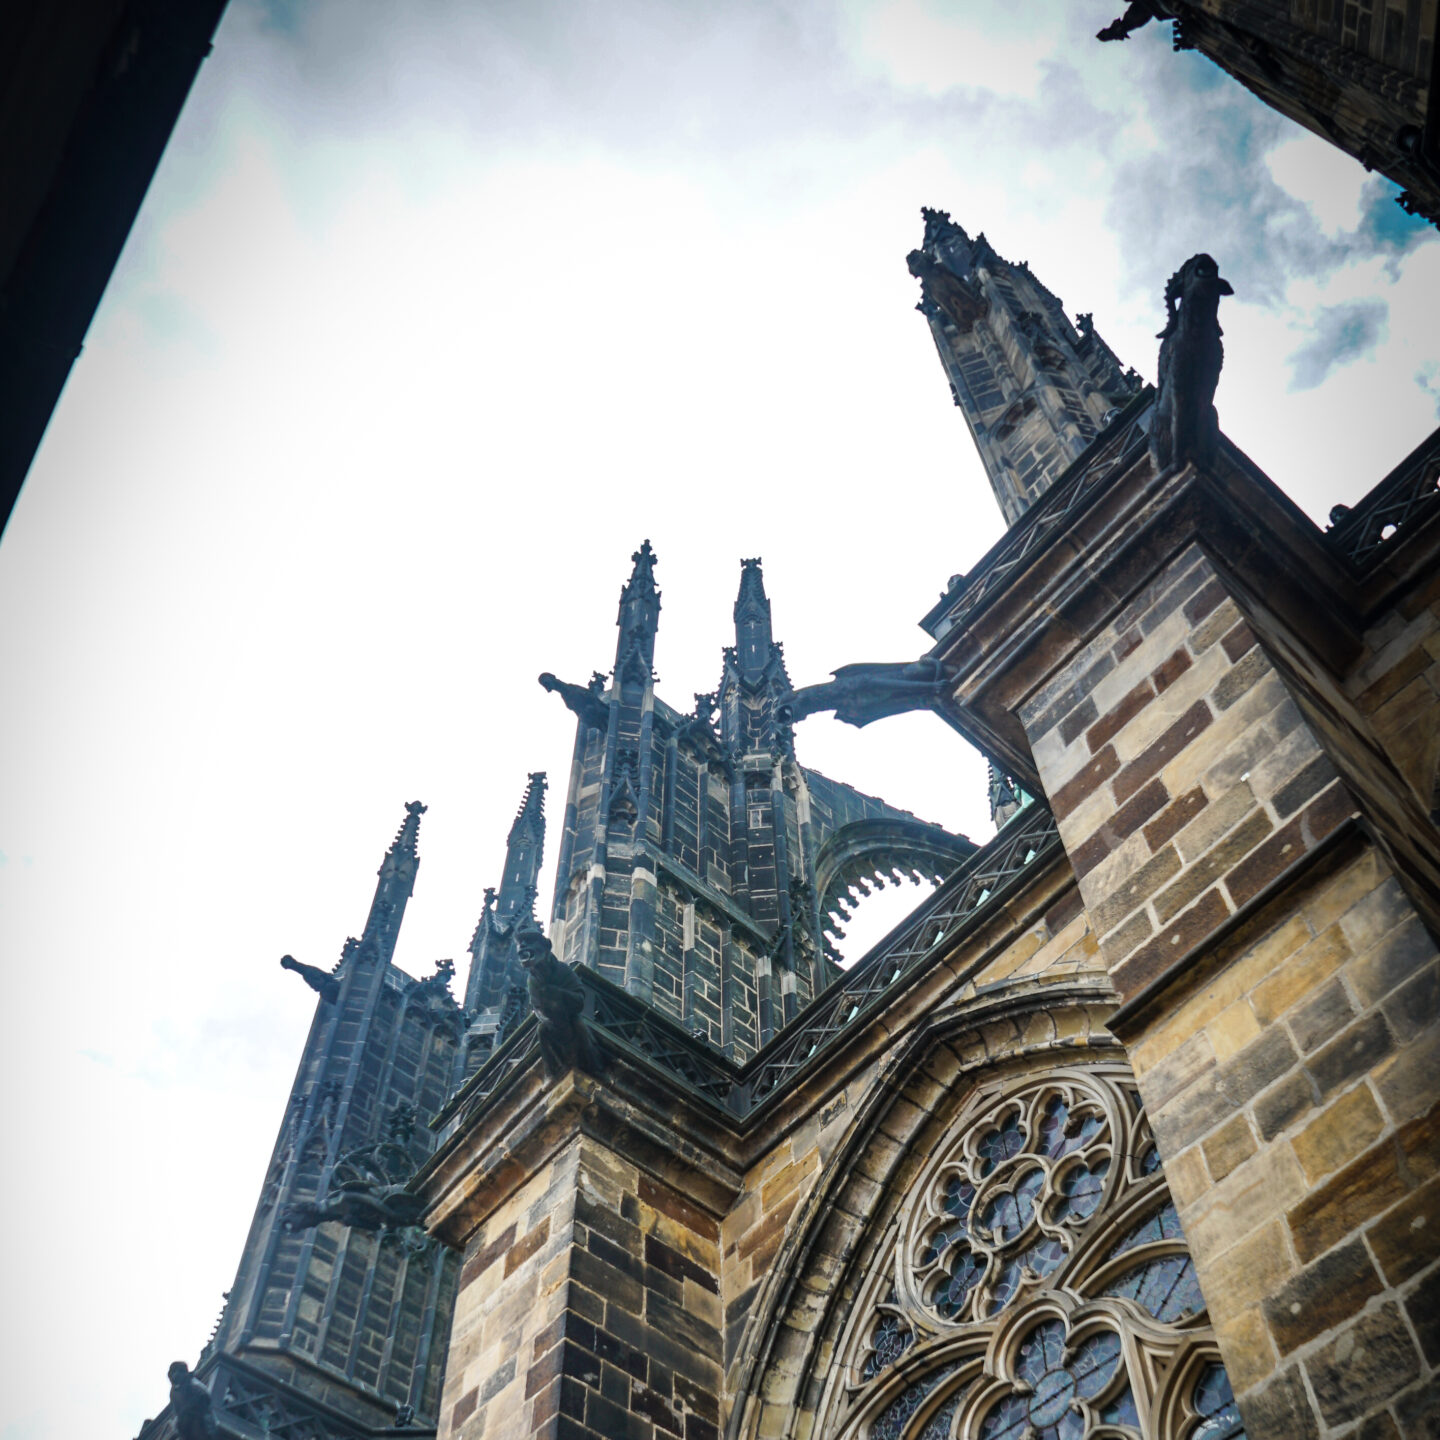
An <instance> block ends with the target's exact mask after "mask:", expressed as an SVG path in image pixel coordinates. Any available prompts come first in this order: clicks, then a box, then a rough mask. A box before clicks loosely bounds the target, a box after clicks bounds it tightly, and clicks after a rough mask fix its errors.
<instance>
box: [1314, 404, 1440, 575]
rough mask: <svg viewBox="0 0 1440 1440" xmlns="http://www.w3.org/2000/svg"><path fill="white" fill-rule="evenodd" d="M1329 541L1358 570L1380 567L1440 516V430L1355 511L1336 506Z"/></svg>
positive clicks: (1428, 438)
mask: <svg viewBox="0 0 1440 1440" xmlns="http://www.w3.org/2000/svg"><path fill="white" fill-rule="evenodd" d="M1330 514H1331V517H1332V524H1331V526H1330V528H1329V529H1328V530H1327V531H1326V532H1325V539H1326V542H1327V543H1328V544H1329V545H1330V546H1332V547H1333V548H1334V549H1335V550H1337V551H1339V552H1340V554H1342V555H1343V556H1344V557H1345V558H1346V559H1347V560H1348V561H1349V562H1350V564H1351V565H1353V566H1354V567H1355V568H1356V569H1357V570H1361V571H1365V570H1369V569H1371V568H1373V567H1374V566H1376V565H1378V564H1380V563H1381V561H1382V560H1384V559H1385V558H1386V556H1387V554H1388V553H1389V552H1390V551H1391V550H1392V549H1393V548H1394V545H1395V543H1396V542H1397V541H1399V540H1400V539H1401V538H1402V537H1403V536H1404V534H1405V533H1406V532H1407V531H1410V532H1413V531H1414V530H1415V529H1416V528H1418V527H1419V526H1420V525H1422V524H1424V523H1425V521H1426V520H1428V519H1429V518H1430V517H1431V516H1433V515H1436V514H1440V430H1436V431H1434V432H1433V433H1432V434H1430V435H1428V436H1427V437H1426V438H1425V439H1424V440H1423V441H1422V442H1421V443H1420V444H1419V445H1417V446H1416V447H1415V449H1414V450H1412V451H1411V452H1410V453H1409V454H1408V455H1407V456H1406V457H1405V458H1404V459H1403V460H1402V461H1401V462H1400V463H1399V464H1398V465H1397V466H1396V467H1395V468H1394V469H1393V470H1392V471H1391V472H1390V473H1389V474H1388V475H1387V476H1386V477H1385V478H1384V479H1383V480H1382V481H1381V482H1380V483H1379V484H1378V485H1377V486H1376V487H1375V488H1374V489H1373V490H1372V491H1371V492H1370V493H1369V494H1368V495H1367V496H1366V497H1365V498H1364V499H1363V500H1361V501H1360V503H1359V504H1358V505H1356V506H1355V507H1354V508H1353V509H1347V508H1346V507H1344V506H1340V505H1337V506H1336V507H1335V509H1334V510H1332V511H1331V512H1330Z"/></svg>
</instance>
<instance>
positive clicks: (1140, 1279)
mask: <svg viewBox="0 0 1440 1440" xmlns="http://www.w3.org/2000/svg"><path fill="white" fill-rule="evenodd" d="M1101 1293H1102V1294H1105V1295H1120V1296H1123V1297H1124V1298H1125V1299H1127V1300H1133V1301H1134V1302H1135V1303H1136V1304H1137V1305H1138V1306H1140V1308H1141V1309H1142V1310H1148V1311H1149V1312H1150V1314H1152V1315H1153V1316H1154V1317H1155V1318H1156V1319H1157V1320H1161V1321H1163V1322H1164V1323H1165V1324H1166V1325H1174V1324H1176V1323H1177V1322H1178V1321H1180V1320H1187V1319H1189V1317H1190V1316H1191V1315H1198V1314H1199V1313H1200V1311H1202V1310H1203V1309H1204V1308H1205V1301H1204V1298H1203V1297H1202V1296H1201V1294H1200V1282H1199V1280H1197V1279H1196V1278H1195V1262H1194V1261H1193V1260H1191V1258H1190V1257H1189V1256H1188V1255H1162V1256H1160V1257H1158V1258H1157V1259H1154V1260H1147V1261H1146V1262H1145V1263H1144V1264H1143V1265H1137V1266H1135V1268H1134V1269H1133V1270H1127V1271H1126V1272H1125V1273H1124V1274H1123V1275H1121V1276H1120V1277H1119V1278H1118V1279H1116V1280H1112V1281H1111V1282H1110V1284H1108V1285H1107V1286H1106V1287H1105V1289H1104V1290H1103V1291H1102V1292H1101Z"/></svg>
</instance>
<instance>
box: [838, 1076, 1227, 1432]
mask: <svg viewBox="0 0 1440 1440" xmlns="http://www.w3.org/2000/svg"><path fill="white" fill-rule="evenodd" d="M857 1300H858V1303H857V1305H856V1307H855V1310H854V1312H853V1314H852V1316H851V1320H850V1324H849V1326H848V1328H847V1330H846V1333H845V1336H844V1338H843V1340H842V1342H841V1346H840V1357H839V1358H840V1372H839V1373H840V1377H841V1379H840V1383H839V1384H837V1385H835V1386H834V1387H832V1390H831V1393H830V1396H829V1403H828V1404H827V1406H826V1407H825V1408H826V1410H827V1411H828V1414H826V1415H824V1416H822V1417H821V1424H820V1425H819V1426H818V1427H817V1432H816V1433H817V1434H822V1435H826V1436H832V1437H835V1440H1092V1437H1093V1440H1238V1437H1243V1433H1244V1432H1243V1430H1242V1428H1241V1423H1240V1419H1239V1413H1238V1410H1237V1409H1236V1406H1235V1403H1234V1399H1233V1397H1232V1395H1231V1393H1230V1386H1229V1382H1228V1380H1227V1379H1226V1377H1225V1371H1224V1369H1223V1367H1222V1366H1221V1364H1220V1358H1219V1352H1218V1350H1217V1349H1216V1346H1215V1342H1214V1337H1213V1334H1212V1332H1211V1331H1210V1329H1209V1327H1208V1325H1207V1323H1206V1316H1205V1308H1204V1303H1205V1302H1204V1299H1203V1298H1202V1296H1201V1294H1200V1287H1199V1284H1198V1282H1197V1280H1196V1277H1195V1267H1194V1263H1193V1262H1192V1260H1191V1258H1190V1255H1189V1252H1188V1250H1187V1249H1186V1247H1185V1242H1184V1238H1183V1236H1182V1235H1181V1233H1180V1225H1179V1221H1178V1219H1177V1217H1176V1213H1175V1207H1174V1205H1173V1204H1172V1203H1171V1200H1170V1195H1169V1191H1168V1190H1167V1188H1166V1185H1165V1177H1164V1174H1163V1172H1162V1170H1161V1168H1160V1161H1159V1156H1158V1154H1157V1152H1156V1149H1155V1145H1154V1141H1153V1139H1152V1137H1151V1134H1150V1127H1149V1124H1148V1122H1147V1121H1146V1118H1145V1113H1144V1110H1143V1108H1142V1107H1141V1103H1140V1097H1139V1094H1138V1092H1137V1090H1136V1088H1135V1085H1134V1082H1133V1080H1132V1079H1131V1078H1130V1074H1129V1072H1128V1070H1127V1069H1126V1068H1125V1067H1124V1066H1123V1065H1094V1066H1084V1067H1075V1068H1067V1069H1056V1070H1052V1071H1050V1072H1048V1073H1046V1074H1043V1075H1039V1076H1037V1075H1035V1074H1034V1073H1033V1072H1032V1073H1031V1074H1029V1075H1027V1076H1024V1077H1022V1078H1018V1079H1016V1078H1012V1079H1011V1080H1010V1081H1009V1082H1008V1083H1007V1082H1000V1081H997V1082H996V1083H994V1084H992V1085H989V1086H986V1087H982V1088H981V1089H979V1090H978V1091H977V1092H976V1093H975V1094H974V1095H973V1096H972V1097H971V1098H970V1100H969V1101H968V1102H967V1104H966V1105H965V1107H964V1109H963V1110H962V1111H961V1113H960V1114H959V1116H958V1117H957V1119H956V1120H955V1122H954V1124H953V1125H952V1126H951V1127H950V1129H949V1131H948V1132H947V1133H946V1135H945V1136H944V1138H943V1139H942V1141H941V1143H940V1144H939V1145H937V1146H936V1147H935V1149H934V1151H933V1153H932V1155H931V1157H930V1159H929V1160H928V1161H927V1162H926V1164H925V1165H924V1167H923V1168H922V1169H921V1171H920V1173H919V1175H918V1177H917V1179H916V1181H915V1182H914V1184H913V1186H912V1187H911V1189H910V1192H909V1194H908V1195H907V1196H906V1198H905V1200H904V1202H903V1204H902V1206H901V1208H900V1211H899V1215H898V1220H897V1224H896V1226H895V1228H894V1230H893V1232H892V1238H891V1239H890V1241H889V1242H888V1243H887V1245H886V1246H885V1247H884V1249H883V1250H882V1252H881V1253H880V1254H879V1255H878V1256H877V1259H876V1262H875V1263H874V1265H873V1266H872V1268H871V1271H870V1275H869V1277H868V1278H867V1280H866V1282H865V1284H864V1285H863V1286H862V1287H861V1290H860V1293H859V1295H858V1297H857Z"/></svg>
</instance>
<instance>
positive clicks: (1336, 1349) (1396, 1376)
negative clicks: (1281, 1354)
mask: <svg viewBox="0 0 1440 1440" xmlns="http://www.w3.org/2000/svg"><path fill="white" fill-rule="evenodd" d="M1419 1373H1420V1357H1419V1355H1418V1354H1416V1351H1415V1342H1414V1341H1413V1340H1412V1339H1411V1338H1410V1333H1409V1331H1408V1329H1407V1328H1406V1326H1405V1322H1404V1320H1403V1319H1402V1318H1401V1315H1400V1307H1399V1306H1398V1305H1394V1304H1389V1305H1382V1306H1381V1307H1380V1308H1379V1309H1378V1310H1374V1311H1371V1312H1370V1313H1369V1314H1367V1315H1363V1316H1361V1318H1360V1319H1358V1320H1357V1321H1356V1322H1355V1323H1354V1324H1353V1325H1351V1326H1350V1327H1349V1328H1348V1329H1347V1330H1345V1331H1344V1332H1342V1333H1341V1334H1340V1335H1339V1336H1337V1337H1336V1339H1334V1340H1332V1341H1331V1342H1330V1343H1329V1344H1327V1345H1324V1346H1322V1347H1321V1348H1320V1349H1319V1350H1318V1351H1317V1352H1315V1353H1314V1354H1312V1355H1310V1356H1307V1357H1306V1360H1305V1374H1306V1376H1307V1377H1308V1378H1309V1381H1310V1386H1311V1388H1312V1389H1313V1390H1314V1392H1315V1399H1316V1400H1317V1401H1318V1402H1319V1405H1320V1414H1321V1417H1322V1418H1323V1419H1324V1421H1325V1423H1326V1424H1327V1425H1345V1424H1348V1423H1349V1422H1351V1421H1353V1420H1359V1419H1361V1418H1362V1417H1363V1416H1364V1415H1366V1414H1368V1413H1369V1412H1370V1411H1372V1410H1377V1409H1379V1408H1380V1406H1381V1405H1382V1404H1383V1403H1384V1402H1385V1401H1386V1400H1387V1399H1388V1398H1389V1397H1390V1396H1391V1395H1394V1394H1396V1393H1398V1392H1399V1391H1401V1390H1403V1389H1404V1388H1405V1387H1406V1385H1408V1384H1409V1383H1410V1381H1412V1380H1413V1379H1414V1378H1415V1377H1416V1376H1417V1375H1418V1374H1419Z"/></svg>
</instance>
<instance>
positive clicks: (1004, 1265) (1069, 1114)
mask: <svg viewBox="0 0 1440 1440" xmlns="http://www.w3.org/2000/svg"><path fill="white" fill-rule="evenodd" d="M1117 1125H1118V1120H1117V1119H1116V1118H1115V1117H1112V1116H1111V1115H1110V1114H1109V1113H1108V1112H1107V1107H1106V1106H1105V1104H1104V1103H1103V1102H1102V1101H1101V1100H1100V1099H1099V1098H1098V1097H1093V1096H1090V1095H1088V1094H1087V1093H1086V1092H1085V1090H1084V1089H1083V1088H1079V1087H1076V1086H1074V1085H1069V1086H1048V1087H1036V1088H1035V1089H1034V1090H1033V1091H1032V1093H1031V1094H1030V1095H1029V1096H1027V1097H1025V1099H1024V1100H1023V1101H1018V1102H1011V1103H1009V1104H1007V1105H1005V1106H1003V1107H1002V1108H1001V1109H1000V1110H999V1112H998V1113H997V1114H996V1115H995V1117H994V1120H993V1121H992V1123H991V1124H989V1125H985V1126H981V1127H977V1129H976V1130H975V1131H973V1132H972V1133H971V1135H969V1136H967V1137H966V1140H965V1143H964V1144H963V1145H962V1146H961V1148H960V1152H959V1153H958V1154H957V1155H956V1156H955V1157H954V1159H953V1160H952V1161H951V1162H950V1163H949V1164H948V1165H947V1166H945V1167H943V1168H942V1169H941V1170H940V1172H939V1173H938V1174H937V1175H936V1177H935V1180H934V1182H933V1184H932V1188H931V1193H930V1195H929V1196H927V1201H928V1203H927V1204H926V1205H925V1206H923V1207H922V1208H923V1211H924V1219H923V1220H922V1233H921V1235H920V1237H919V1249H918V1254H917V1256H916V1264H915V1268H914V1272H913V1279H914V1281H915V1282H916V1283H917V1285H918V1288H919V1291H920V1295H921V1298H922V1303H923V1304H924V1305H925V1306H926V1307H927V1308H928V1309H929V1310H931V1311H932V1312H933V1313H934V1314H935V1315H937V1316H938V1317H939V1318H940V1319H942V1320H949V1321H961V1320H980V1319H985V1318H988V1317H990V1316H993V1315H996V1314H998V1313H999V1312H1000V1311H1001V1310H1003V1309H1004V1308H1005V1307H1006V1306H1007V1305H1009V1304H1010V1302H1011V1301H1012V1300H1014V1299H1015V1297H1016V1296H1017V1295H1018V1294H1019V1293H1020V1291H1021V1289H1022V1288H1024V1286H1025V1285H1026V1284H1027V1283H1033V1282H1034V1281H1036V1280H1041V1279H1043V1278H1044V1277H1045V1276H1047V1275H1049V1274H1051V1273H1052V1272H1053V1271H1054V1270H1055V1269H1056V1268H1057V1267H1058V1266H1059V1265H1060V1264H1061V1263H1062V1262H1063V1261H1064V1260H1065V1258H1066V1256H1067V1255H1068V1254H1069V1253H1070V1251H1071V1250H1072V1248H1073V1245H1074V1234H1075V1232H1076V1229H1077V1228H1078V1227H1079V1226H1081V1225H1083V1224H1084V1222H1085V1221H1086V1220H1088V1219H1089V1218H1090V1216H1091V1215H1093V1214H1094V1213H1095V1211H1096V1209H1097V1208H1098V1207H1099V1206H1100V1204H1101V1201H1102V1200H1103V1199H1104V1196H1105V1190H1106V1177H1107V1176H1108V1175H1109V1173H1110V1170H1111V1155H1112V1151H1113V1137H1114V1134H1115V1131H1116V1129H1117Z"/></svg>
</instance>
